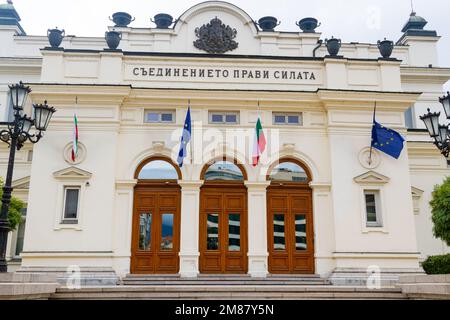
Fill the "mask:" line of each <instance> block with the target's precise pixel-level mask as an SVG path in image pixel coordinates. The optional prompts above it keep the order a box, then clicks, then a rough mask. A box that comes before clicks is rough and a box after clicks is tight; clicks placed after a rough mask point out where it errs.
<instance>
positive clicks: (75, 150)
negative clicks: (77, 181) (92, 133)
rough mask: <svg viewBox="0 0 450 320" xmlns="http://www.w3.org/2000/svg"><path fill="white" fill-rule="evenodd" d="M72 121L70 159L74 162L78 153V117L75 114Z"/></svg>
mask: <svg viewBox="0 0 450 320" xmlns="http://www.w3.org/2000/svg"><path fill="white" fill-rule="evenodd" d="M73 122H74V128H73V143H72V161H73V162H75V160H76V159H77V155H78V118H77V115H76V114H75V115H74V116H73Z"/></svg>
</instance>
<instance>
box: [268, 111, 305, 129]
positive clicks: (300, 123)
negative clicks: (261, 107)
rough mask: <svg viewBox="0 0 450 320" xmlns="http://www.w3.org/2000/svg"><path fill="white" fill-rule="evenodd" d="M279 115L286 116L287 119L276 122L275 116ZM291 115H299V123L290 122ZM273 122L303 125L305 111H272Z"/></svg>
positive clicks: (282, 124) (278, 124) (280, 124)
mask: <svg viewBox="0 0 450 320" xmlns="http://www.w3.org/2000/svg"><path fill="white" fill-rule="evenodd" d="M278 116H284V117H285V121H284V122H283V123H282V122H276V121H275V118H276V117H278ZM289 116H298V123H289ZM272 124H273V125H274V126H292V127H302V126H303V112H279V111H277V112H272Z"/></svg>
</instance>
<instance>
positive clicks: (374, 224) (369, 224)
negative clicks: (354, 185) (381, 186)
mask: <svg viewBox="0 0 450 320" xmlns="http://www.w3.org/2000/svg"><path fill="white" fill-rule="evenodd" d="M367 195H373V196H374V200H375V219H376V221H369V220H368V212H367V198H366V196H367ZM364 212H365V222H366V228H383V215H382V206H381V192H380V190H376V189H374V190H371V189H364Z"/></svg>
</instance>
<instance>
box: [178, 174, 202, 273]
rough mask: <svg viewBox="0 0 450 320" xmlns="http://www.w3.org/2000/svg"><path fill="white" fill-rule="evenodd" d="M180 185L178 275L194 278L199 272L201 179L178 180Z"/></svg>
mask: <svg viewBox="0 0 450 320" xmlns="http://www.w3.org/2000/svg"><path fill="white" fill-rule="evenodd" d="M178 184H179V185H180V186H181V237H180V239H181V247H180V275H181V277H183V278H196V277H197V276H198V274H199V267H198V259H199V256H200V253H199V246H198V245H199V223H200V187H201V186H202V185H203V181H178Z"/></svg>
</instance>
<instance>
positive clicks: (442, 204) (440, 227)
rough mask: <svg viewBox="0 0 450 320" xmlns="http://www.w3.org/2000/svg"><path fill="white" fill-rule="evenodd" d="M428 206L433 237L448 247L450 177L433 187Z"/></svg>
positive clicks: (449, 238) (449, 239)
mask: <svg viewBox="0 0 450 320" xmlns="http://www.w3.org/2000/svg"><path fill="white" fill-rule="evenodd" d="M430 206H431V213H432V217H431V219H432V220H433V225H434V227H433V233H434V236H435V237H436V238H440V239H442V240H444V242H446V243H447V245H449V246H450V177H447V178H446V179H445V181H444V183H443V184H442V185H440V186H436V187H434V191H433V199H432V200H431V202H430Z"/></svg>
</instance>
